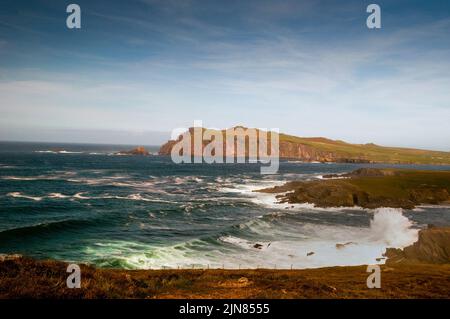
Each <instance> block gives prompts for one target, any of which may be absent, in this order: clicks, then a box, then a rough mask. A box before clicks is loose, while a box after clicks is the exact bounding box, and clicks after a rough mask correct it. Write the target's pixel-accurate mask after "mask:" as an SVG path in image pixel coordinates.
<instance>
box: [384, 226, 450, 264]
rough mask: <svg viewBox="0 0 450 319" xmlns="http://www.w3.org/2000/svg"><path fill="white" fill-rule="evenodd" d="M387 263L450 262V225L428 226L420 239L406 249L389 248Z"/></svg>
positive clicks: (421, 232)
mask: <svg viewBox="0 0 450 319" xmlns="http://www.w3.org/2000/svg"><path fill="white" fill-rule="evenodd" d="M385 256H386V257H387V258H388V259H387V260H386V264H388V265H389V264H399V263H400V264H415V263H425V264H450V227H447V228H434V227H431V228H428V229H423V230H421V231H420V232H419V239H418V241H417V242H415V243H414V244H412V245H411V246H408V247H405V248H404V249H396V248H388V249H387V250H386V253H385Z"/></svg>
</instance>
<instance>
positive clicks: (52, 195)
mask: <svg viewBox="0 0 450 319" xmlns="http://www.w3.org/2000/svg"><path fill="white" fill-rule="evenodd" d="M47 197H48V198H68V197H70V196H68V195H63V194H61V193H50V194H48V196H47Z"/></svg>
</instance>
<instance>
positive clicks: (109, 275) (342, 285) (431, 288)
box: [0, 258, 450, 298]
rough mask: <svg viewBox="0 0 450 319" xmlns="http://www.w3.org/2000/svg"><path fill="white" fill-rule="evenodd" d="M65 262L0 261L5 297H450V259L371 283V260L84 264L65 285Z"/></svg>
mask: <svg viewBox="0 0 450 319" xmlns="http://www.w3.org/2000/svg"><path fill="white" fill-rule="evenodd" d="M66 267H67V264H66V263H62V262H57V261H35V260H32V259H29V258H18V259H13V260H6V261H3V262H1V261H0V298H449V296H450V265H448V264H447V265H420V264H417V265H407V266H404V265H400V264H399V265H392V266H391V265H389V266H382V273H381V276H382V277H381V278H382V282H381V289H368V288H367V285H366V279H367V276H368V275H369V274H368V273H367V272H366V266H355V267H331V268H319V269H303V270H267V269H258V270H212V269H211V270H135V271H132V270H116V269H95V268H93V267H89V266H82V267H81V274H82V277H81V288H80V289H68V288H66V278H67V275H68V274H67V273H66Z"/></svg>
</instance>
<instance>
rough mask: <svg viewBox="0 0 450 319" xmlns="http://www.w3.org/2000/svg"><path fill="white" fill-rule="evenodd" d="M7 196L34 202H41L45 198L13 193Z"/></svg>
mask: <svg viewBox="0 0 450 319" xmlns="http://www.w3.org/2000/svg"><path fill="white" fill-rule="evenodd" d="M6 196H10V197H15V198H25V199H31V200H34V201H40V200H42V198H43V197H37V196H29V195H24V194H22V193H21V192H11V193H8V194H6Z"/></svg>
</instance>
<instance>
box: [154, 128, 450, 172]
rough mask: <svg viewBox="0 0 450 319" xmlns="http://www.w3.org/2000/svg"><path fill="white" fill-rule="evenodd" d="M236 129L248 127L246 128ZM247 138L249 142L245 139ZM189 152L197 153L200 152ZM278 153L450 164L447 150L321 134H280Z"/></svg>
mask: <svg viewBox="0 0 450 319" xmlns="http://www.w3.org/2000/svg"><path fill="white" fill-rule="evenodd" d="M238 128H241V129H243V130H246V129H247V128H245V127H238ZM232 129H234V128H231V129H227V130H222V131H215V132H221V134H222V135H223V136H225V134H226V133H227V132H230V130H232ZM202 130H203V131H204V130H205V129H204V128H203V129H202ZM189 132H190V133H192V132H193V128H190V129H189ZM257 132H258V134H259V132H260V131H259V130H257ZM239 134H242V133H239ZM239 134H238V135H239ZM273 134H277V133H273ZM191 135H192V134H191ZM183 136H187V135H184V134H183V135H180V136H179V137H178V139H177V140H170V141H168V142H167V143H165V144H164V145H162V146H161V148H160V150H159V154H160V155H170V153H171V150H172V148H173V146H174V145H175V144H176V143H177V142H179V141H180V140H181V139H182V137H183ZM223 140H224V144H225V145H224V153H225V154H226V156H234V154H235V150H233V149H231V148H230V147H229V146H227V145H226V142H225V138H223ZM246 141H248V138H247V139H246ZM210 142H211V140H210V139H205V140H204V141H203V146H202V149H203V148H204V147H205V146H206V145H208V144H209V143H210ZM192 144H193V143H192ZM247 150H248V145H247V146H246V154H247ZM191 155H195V156H198V155H201V154H191ZM279 155H280V158H283V159H292V160H299V161H305V162H339V163H403V164H450V152H438V151H429V150H419V149H411V148H399V147H384V146H379V145H375V144H373V143H369V144H350V143H346V142H343V141H339V140H331V139H327V138H323V137H297V136H292V135H287V134H279Z"/></svg>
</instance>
